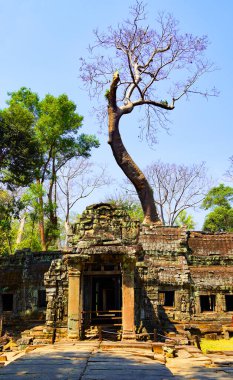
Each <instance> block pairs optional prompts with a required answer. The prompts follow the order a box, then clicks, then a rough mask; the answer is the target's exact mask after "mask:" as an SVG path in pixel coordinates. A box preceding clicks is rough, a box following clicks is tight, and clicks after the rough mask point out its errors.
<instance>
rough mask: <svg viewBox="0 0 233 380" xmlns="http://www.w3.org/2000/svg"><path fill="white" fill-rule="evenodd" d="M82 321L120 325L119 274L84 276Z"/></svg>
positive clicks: (90, 323)
mask: <svg viewBox="0 0 233 380" xmlns="http://www.w3.org/2000/svg"><path fill="white" fill-rule="evenodd" d="M84 280H85V281H84V310H83V315H84V321H85V324H87V323H88V324H89V325H103V324H106V325H121V322H122V312H121V308H122V292H121V275H112V276H109V275H102V276H99V275H97V276H85V279H84Z"/></svg>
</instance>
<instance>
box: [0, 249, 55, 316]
mask: <svg viewBox="0 0 233 380" xmlns="http://www.w3.org/2000/svg"><path fill="white" fill-rule="evenodd" d="M58 257H61V253H60V252H46V253H45V252H31V251H30V250H27V249H25V250H22V251H17V252H16V253H15V255H12V256H0V315H1V314H2V315H3V322H4V323H9V322H10V321H12V323H13V321H14V319H15V320H16V321H17V323H18V322H19V321H20V320H27V321H29V320H30V319H31V320H34V319H36V318H39V319H42V320H44V319H45V310H46V304H44V302H43V297H44V296H45V285H44V274H45V272H46V271H48V269H49V267H50V264H51V261H52V260H54V259H56V258H58ZM42 305H43V306H42Z"/></svg>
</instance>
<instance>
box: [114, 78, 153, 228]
mask: <svg viewBox="0 0 233 380" xmlns="http://www.w3.org/2000/svg"><path fill="white" fill-rule="evenodd" d="M118 81H119V76H117V75H114V77H113V81H112V83H111V87H110V91H109V93H108V95H107V98H108V132H109V141H108V143H109V145H110V146H111V148H112V152H113V155H114V158H115V160H116V162H117V164H118V165H119V166H120V168H121V169H122V170H123V172H124V173H125V175H126V176H127V177H128V179H129V180H130V181H131V183H132V184H133V185H134V187H135V189H136V191H137V194H138V197H139V199H140V202H141V205H142V209H143V213H144V220H143V223H144V224H152V223H160V219H159V217H158V214H157V210H156V206H155V202H154V197H153V191H152V189H151V187H150V185H149V183H148V181H147V179H146V177H145V175H144V174H143V172H142V171H141V170H140V169H139V167H138V166H137V165H136V164H135V162H134V161H133V159H132V157H131V156H130V155H129V153H128V152H127V150H126V148H125V146H124V144H123V142H122V139H121V135H120V131H119V121H120V118H121V116H122V114H123V113H122V110H121V109H120V108H118V107H117V105H116V89H117V83H118ZM131 110H132V109H131ZM131 110H130V109H129V110H128V111H125V112H124V113H129V112H131Z"/></svg>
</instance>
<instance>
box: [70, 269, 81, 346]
mask: <svg viewBox="0 0 233 380" xmlns="http://www.w3.org/2000/svg"><path fill="white" fill-rule="evenodd" d="M68 278H69V290H68V338H72V339H80V328H81V310H80V279H81V265H80V264H77V265H75V266H74V265H73V266H72V267H69V268H68Z"/></svg>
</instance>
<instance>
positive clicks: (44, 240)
mask: <svg viewBox="0 0 233 380" xmlns="http://www.w3.org/2000/svg"><path fill="white" fill-rule="evenodd" d="M9 95H10V99H9V102H8V103H9V105H10V106H15V105H18V106H20V107H22V108H23V109H25V110H26V111H27V112H29V113H30V115H31V117H32V118H33V130H34V133H35V136H36V141H37V143H38V145H39V147H40V155H39V156H40V165H39V167H38V170H37V175H36V183H37V190H38V192H39V193H38V194H39V195H38V198H37V201H38V210H40V211H39V214H38V215H39V228H40V236H41V244H42V250H46V249H47V248H48V246H49V245H50V244H54V241H53V240H54V239H55V240H56V238H57V234H58V233H59V231H58V227H59V226H58V218H57V174H58V171H59V170H60V169H61V168H62V167H63V166H64V165H65V164H66V163H67V162H68V161H69V160H71V159H72V158H74V157H79V156H82V157H89V156H90V152H91V149H92V148H93V147H98V146H99V142H98V140H97V138H96V137H95V136H93V135H85V134H78V133H79V130H80V128H81V126H82V120H83V117H82V116H80V115H79V114H78V113H77V112H76V105H75V104H74V103H73V102H72V101H71V100H69V98H68V96H67V95H65V94H62V95H60V96H58V97H54V96H53V95H50V94H48V95H46V96H45V97H44V99H42V100H40V99H39V97H38V95H37V94H36V93H34V92H32V91H31V90H30V89H27V88H25V87H23V88H21V89H20V90H19V91H17V92H12V93H10V94H9ZM45 184H46V186H47V188H46V194H47V201H46V203H45V199H44V194H43V192H44V190H45ZM38 210H37V211H38ZM46 216H47V218H46V220H45V217H46Z"/></svg>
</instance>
